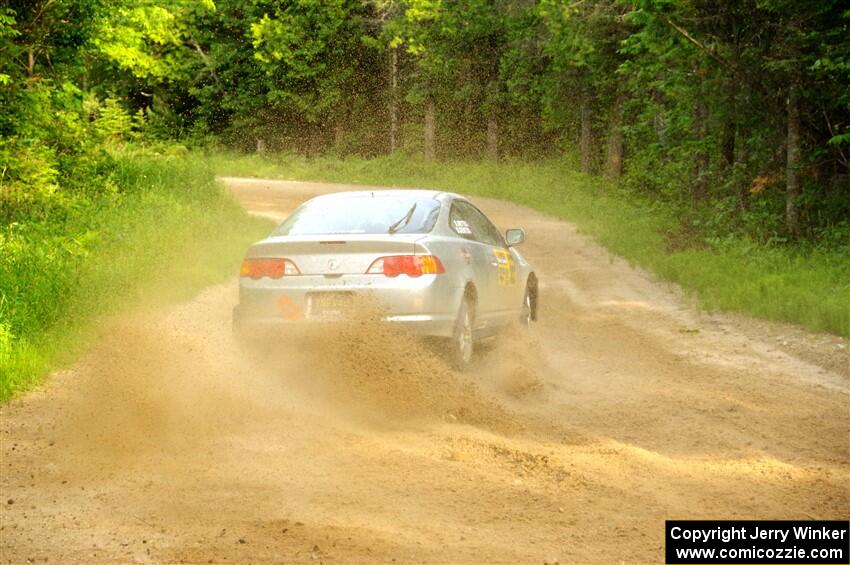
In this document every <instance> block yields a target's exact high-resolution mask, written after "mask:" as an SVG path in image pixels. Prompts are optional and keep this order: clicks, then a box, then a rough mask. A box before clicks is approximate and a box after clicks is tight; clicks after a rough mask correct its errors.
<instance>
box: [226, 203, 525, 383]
mask: <svg viewBox="0 0 850 565" xmlns="http://www.w3.org/2000/svg"><path fill="white" fill-rule="evenodd" d="M524 240H525V232H524V231H523V230H522V229H509V230H508V231H507V232H506V234H505V235H504V236H503V235H502V233H501V232H500V231H499V230H498V229H496V227H495V226H494V225H493V223H492V222H491V221H490V220H489V219H488V218H487V216H485V215H484V214H483V213H482V212H481V211H480V210H479V209H478V208H476V207H475V205H473V204H472V203H471V202H469V201H468V200H467V199H466V198H464V197H462V196H460V195H458V194H453V193H450V192H437V191H432V190H375V191H362V192H340V193H335V194H328V195H324V196H319V197H317V198H313V199H312V200H310V201H308V202H306V203H305V204H303V205H301V206H300V207H299V208H298V209H297V210H295V211H294V212H293V213H292V215H291V216H289V217H288V218H287V219H286V220H284V222H283V223H281V224H280V226H278V227H277V229H276V230H275V231H274V232H273V233H272V234H271V235H270V236H269V237H267V238H266V239H264V240H262V241H259V242H257V243H255V244H254V245H252V246H251V247H250V248H248V251H247V253H246V256H245V260H244V261H243V263H242V269H241V273H240V279H239V304H238V306H236V308H235V309H234V311H233V322H234V330H236V331H242V330H244V329H246V328H248V327H258V326H279V325H294V324H303V323H310V322H329V321H331V322H332V321H337V320H340V319H344V318H345V304H346V302H347V300H349V299H350V298H351V297H353V296H368V297H370V298H371V299H373V300H374V301H376V302H377V304H378V305H379V306H380V308H381V312H383V313H385V320H386V321H388V322H392V323H397V324H399V325H402V326H405V327H407V328H410V329H411V330H413V331H416V332H419V333H421V334H423V335H426V336H435V337H441V338H447V339H449V340H451V344H452V347H451V353H452V358H453V360H454V362H455V363H456V365H458V366H459V367H460V368H465V367H466V366H468V365H469V363H470V361H471V360H472V355H473V351H474V348H475V342H476V341H478V340H479V339H481V338H485V337H489V336H492V335H494V334H495V333H497V332H498V331H499V330H500V329H502V328H504V327H505V326H506V325H508V324H509V323H511V322H513V321H516V320H519V321H520V322H521V323H524V324H528V323H530V322H531V321H532V320H534V319H536V316H537V288H538V287H537V277H536V275H535V273H534V269H533V268H532V267H531V265H530V264H529V263H528V261H526V260H525V258H524V257H523V256H522V255H521V254H520V253H519V251H517V249H516V246H517V245H519V244H521V243H522V242H523V241H524Z"/></svg>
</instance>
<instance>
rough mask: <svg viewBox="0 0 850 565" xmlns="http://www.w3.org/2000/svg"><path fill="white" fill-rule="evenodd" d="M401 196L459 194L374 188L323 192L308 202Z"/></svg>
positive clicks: (447, 195) (418, 196)
mask: <svg viewBox="0 0 850 565" xmlns="http://www.w3.org/2000/svg"><path fill="white" fill-rule="evenodd" d="M393 196H402V197H405V198H420V199H423V200H424V199H428V198H434V199H444V198H452V197H454V198H460V195H458V194H455V193H453V192H444V191H441V190H428V189H422V188H403V189H398V188H392V189H375V190H352V191H347V192H333V193H331V194H323V195H321V196H317V197H315V198H313V199H311V200H310V202H319V201H322V202H327V201H329V200H344V199H347V198H380V197H393Z"/></svg>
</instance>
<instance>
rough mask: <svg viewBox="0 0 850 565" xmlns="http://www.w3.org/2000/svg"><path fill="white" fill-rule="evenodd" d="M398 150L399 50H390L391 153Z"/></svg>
mask: <svg viewBox="0 0 850 565" xmlns="http://www.w3.org/2000/svg"><path fill="white" fill-rule="evenodd" d="M397 148H398V50H396V49H395V48H393V49H390V153H394V152H395V150H396V149H397Z"/></svg>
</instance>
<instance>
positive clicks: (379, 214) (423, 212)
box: [275, 192, 440, 235]
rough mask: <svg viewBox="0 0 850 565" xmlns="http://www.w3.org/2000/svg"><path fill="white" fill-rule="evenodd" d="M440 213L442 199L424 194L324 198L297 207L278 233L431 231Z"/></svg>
mask: <svg viewBox="0 0 850 565" xmlns="http://www.w3.org/2000/svg"><path fill="white" fill-rule="evenodd" d="M439 214H440V202H439V201H438V200H436V199H434V198H428V197H422V196H414V195H410V196H407V195H382V194H381V193H380V192H375V193H374V196H371V195H369V194H368V193H367V194H364V195H356V196H350V197H344V198H320V199H318V200H315V201H310V202H307V203H306V204H304V205H303V206H301V207H299V208H298V209H297V210H295V212H293V213H292V215H291V216H289V217H288V218H287V219H286V220H284V221H283V223H282V224H280V226H278V228H277V229H276V230H275V235H331V234H385V233H428V232H430V231H431V230H432V229H433V228H434V224H436V222H437V217H438V216H439Z"/></svg>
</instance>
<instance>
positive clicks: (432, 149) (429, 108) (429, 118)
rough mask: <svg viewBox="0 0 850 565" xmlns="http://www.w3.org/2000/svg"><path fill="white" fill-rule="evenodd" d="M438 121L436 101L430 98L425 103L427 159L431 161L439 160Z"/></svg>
mask: <svg viewBox="0 0 850 565" xmlns="http://www.w3.org/2000/svg"><path fill="white" fill-rule="evenodd" d="M436 121H437V118H436V115H435V111H434V100H433V99H432V98H430V97H429V98H428V101H427V102H426V103H425V158H426V159H428V160H429V161H433V160H434V159H436V158H437V149H436Z"/></svg>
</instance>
